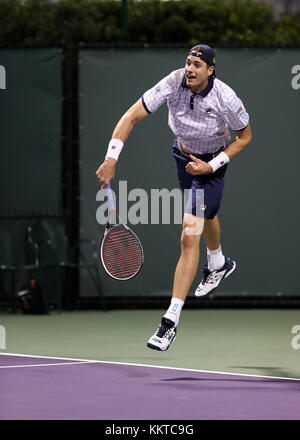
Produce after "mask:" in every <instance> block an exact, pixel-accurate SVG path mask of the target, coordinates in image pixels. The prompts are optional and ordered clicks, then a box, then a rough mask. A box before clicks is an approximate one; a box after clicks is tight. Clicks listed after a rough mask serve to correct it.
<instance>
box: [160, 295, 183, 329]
mask: <svg viewBox="0 0 300 440" xmlns="http://www.w3.org/2000/svg"><path fill="white" fill-rule="evenodd" d="M183 305H184V301H182V299H179V298H172V300H171V304H170V307H169V308H168V310H167V312H166V313H165V315H164V318H167V319H171V321H173V322H175V327H177V324H178V322H179V317H180V313H181V309H182V307H183Z"/></svg>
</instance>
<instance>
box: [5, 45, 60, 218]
mask: <svg viewBox="0 0 300 440" xmlns="http://www.w3.org/2000/svg"><path fill="white" fill-rule="evenodd" d="M0 65H3V66H4V67H5V69H6V90H1V92H0V115H1V122H0V173H1V186H2V191H1V193H2V194H1V198H0V211H2V212H3V211H4V212H5V211H11V210H15V211H34V210H36V211H37V210H48V211H52V212H58V211H60V210H61V124H62V79H61V51H60V50H59V49H33V50H30V49H26V50H23V49H19V50H18V49H14V50H4V49H2V50H0Z"/></svg>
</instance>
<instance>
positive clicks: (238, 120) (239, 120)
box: [224, 95, 249, 130]
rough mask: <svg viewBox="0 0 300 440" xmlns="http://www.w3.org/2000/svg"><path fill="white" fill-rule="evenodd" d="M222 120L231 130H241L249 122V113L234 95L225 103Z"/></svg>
mask: <svg viewBox="0 0 300 440" xmlns="http://www.w3.org/2000/svg"><path fill="white" fill-rule="evenodd" d="M224 120H225V122H226V123H227V124H228V126H229V127H230V128H231V129H232V130H242V129H243V128H245V127H247V125H248V123H249V115H248V113H247V111H246V109H245V107H244V105H243V103H242V101H241V100H240V98H238V97H237V96H236V95H234V96H233V97H231V99H230V100H229V101H228V102H226V104H225V108H224Z"/></svg>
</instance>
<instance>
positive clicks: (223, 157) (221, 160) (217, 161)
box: [208, 151, 229, 173]
mask: <svg viewBox="0 0 300 440" xmlns="http://www.w3.org/2000/svg"><path fill="white" fill-rule="evenodd" d="M228 162H229V157H228V156H227V154H226V153H225V152H224V151H222V153H220V154H218V155H217V156H216V157H214V158H213V159H212V160H210V161H209V162H208V163H209V165H210V166H211V167H212V170H213V173H214V172H215V171H217V170H218V169H219V168H221V167H222V166H223V165H225V164H226V163H228Z"/></svg>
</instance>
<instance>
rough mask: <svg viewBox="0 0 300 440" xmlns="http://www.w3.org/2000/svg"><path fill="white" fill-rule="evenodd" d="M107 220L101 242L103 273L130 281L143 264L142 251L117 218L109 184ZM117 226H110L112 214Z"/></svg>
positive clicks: (107, 189)
mask: <svg viewBox="0 0 300 440" xmlns="http://www.w3.org/2000/svg"><path fill="white" fill-rule="evenodd" d="M106 194H107V201H108V211H109V218H108V223H107V225H106V229H105V231H104V236H103V239H102V242H101V247H100V255H101V261H102V264H103V267H104V269H105V271H106V272H107V273H108V275H110V276H111V277H112V278H114V279H115V280H121V281H125V280H130V279H131V278H133V277H134V276H136V275H137V274H138V273H139V271H140V270H141V268H142V265H143V263H144V251H143V247H142V245H141V242H140V240H139V239H138V237H137V235H136V234H135V233H134V232H133V231H132V230H131V229H130V228H129V227H128V226H127V225H125V224H124V223H122V220H121V219H120V217H119V216H118V214H117V212H116V208H115V205H114V201H113V196H112V191H111V187H110V184H108V185H107V187H106ZM114 213H115V214H116V217H118V219H119V223H118V224H111V217H112V215H113V214H114Z"/></svg>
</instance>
